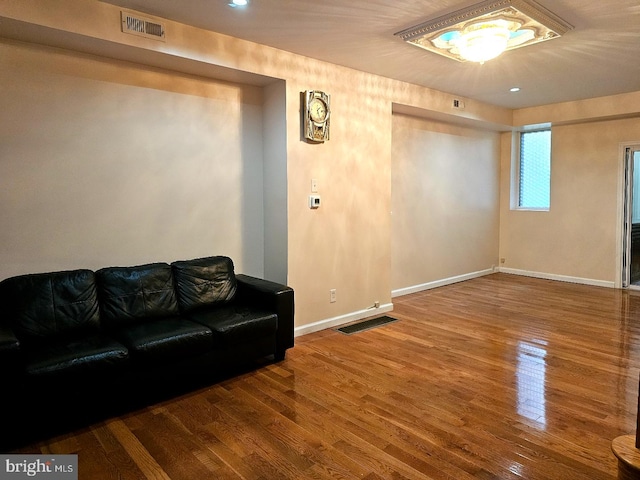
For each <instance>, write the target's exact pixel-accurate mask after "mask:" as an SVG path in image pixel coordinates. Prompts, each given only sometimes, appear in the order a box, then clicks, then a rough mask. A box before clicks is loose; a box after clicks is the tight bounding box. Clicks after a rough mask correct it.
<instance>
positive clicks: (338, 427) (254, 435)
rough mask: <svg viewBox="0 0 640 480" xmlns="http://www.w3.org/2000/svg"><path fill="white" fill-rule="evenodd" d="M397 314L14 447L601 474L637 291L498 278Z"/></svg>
mask: <svg viewBox="0 0 640 480" xmlns="http://www.w3.org/2000/svg"><path fill="white" fill-rule="evenodd" d="M394 306H395V309H394V311H393V312H391V313H390V315H391V316H393V317H395V318H397V319H398V320H399V321H397V322H394V323H390V324H387V325H384V326H381V327H378V328H375V329H372V330H368V331H365V332H361V333H357V334H354V335H350V336H347V335H343V334H341V333H339V332H336V331H334V330H325V331H323V332H318V333H315V334H311V335H307V336H304V337H299V338H297V339H296V346H295V347H294V348H293V349H292V350H289V351H288V352H287V358H286V359H285V360H284V361H283V362H281V363H279V364H274V365H268V366H264V367H261V368H259V369H258V370H255V371H252V372H249V373H244V374H241V375H239V376H237V377H235V378H232V379H228V380H224V381H222V382H220V383H219V384H216V385H212V386H210V387H208V388H203V389H201V390H198V391H195V392H192V393H190V394H187V395H184V396H181V397H179V398H175V399H173V400H170V401H166V402H162V403H160V404H157V405H155V406H153V407H150V408H146V409H142V410H139V411H136V412H132V413H130V414H127V415H125V416H122V417H118V418H113V419H111V420H108V421H105V422H101V423H98V424H95V425H93V426H92V427H90V428H86V429H83V430H80V431H77V432H74V433H73V434H70V435H64V436H60V437H57V438H54V439H51V440H50V441H46V442H42V443H39V444H37V445H32V446H29V447H25V448H22V449H20V452H24V453H40V452H42V453H77V454H78V456H79V457H78V458H79V473H80V475H79V478H80V479H90V480H98V479H145V478H147V479H167V478H169V479H174V480H195V479H198V480H200V479H208V478H211V479H240V478H242V479H252V480H261V479H264V480H271V479H296V480H300V479H340V478H344V479H355V478H360V479H367V480H374V479H382V478H389V479H403V478H405V479H455V480H463V479H483V480H486V479H526V480H534V479H562V480H567V479H585V480H587V479H588V480H600V479H615V478H616V475H617V464H616V459H615V457H614V455H613V454H612V452H611V442H612V440H613V439H614V438H616V437H618V436H619V435H622V434H628V433H632V432H634V431H635V422H636V409H637V402H638V376H639V371H640V370H639V367H640V293H638V292H626V291H621V290H614V289H607V288H599V287H590V286H584V285H575V284H568V283H561V282H553V281H547V280H540V279H531V278H525V277H518V276H512V275H506V274H493V275H489V276H486V277H482V278H478V279H474V280H469V281H466V282H462V283H458V284H455V285H450V286H446V287H441V288H437V289H433V290H427V291H424V292H420V293H416V294H412V295H407V296H404V297H398V298H395V299H394Z"/></svg>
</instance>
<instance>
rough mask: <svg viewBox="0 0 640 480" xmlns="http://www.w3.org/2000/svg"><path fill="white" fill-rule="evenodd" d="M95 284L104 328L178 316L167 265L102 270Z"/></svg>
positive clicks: (171, 278)
mask: <svg viewBox="0 0 640 480" xmlns="http://www.w3.org/2000/svg"><path fill="white" fill-rule="evenodd" d="M96 280H97V284H98V295H99V297H100V308H101V319H102V322H103V324H104V325H105V326H107V327H115V326H122V325H125V324H130V323H132V322H138V321H140V320H145V319H146V320H149V319H151V318H154V317H157V318H160V317H168V316H173V315H177V314H178V303H177V300H176V293H175V288H174V283H173V275H172V271H171V265H169V264H168V263H150V264H146V265H137V266H134V267H107V268H102V269H100V270H98V271H97V272H96Z"/></svg>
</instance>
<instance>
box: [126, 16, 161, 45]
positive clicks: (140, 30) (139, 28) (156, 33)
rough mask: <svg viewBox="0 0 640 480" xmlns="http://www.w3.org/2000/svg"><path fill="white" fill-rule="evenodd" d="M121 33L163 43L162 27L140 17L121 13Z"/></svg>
mask: <svg viewBox="0 0 640 480" xmlns="http://www.w3.org/2000/svg"><path fill="white" fill-rule="evenodd" d="M120 13H121V16H122V31H123V32H124V33H131V34H132V35H138V36H141V37H146V38H153V39H154V40H160V41H163V42H164V41H165V38H164V25H163V24H162V23H158V22H157V21H154V20H151V19H149V18H144V17H141V16H140V15H137V14H133V13H129V12H125V11H122V12H120Z"/></svg>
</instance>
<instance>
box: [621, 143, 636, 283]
mask: <svg viewBox="0 0 640 480" xmlns="http://www.w3.org/2000/svg"><path fill="white" fill-rule="evenodd" d="M634 152H640V142H630V143H622V144H620V156H619V158H621V160H622V161H621V162H620V174H619V176H618V179H619V187H618V188H619V193H620V194H619V195H618V199H619V200H618V222H617V223H618V235H617V236H618V242H617V244H618V248H617V250H618V255H617V258H618V262H617V268H616V271H617V272H616V273H617V274H616V282H615V284H616V285H615V287H616V288H628V289H633V290H640V287H639V286H633V285H631V284H630V261H629V260H630V257H631V227H632V218H631V215H632V205H631V202H632V198H633V186H634V185H633V157H634Z"/></svg>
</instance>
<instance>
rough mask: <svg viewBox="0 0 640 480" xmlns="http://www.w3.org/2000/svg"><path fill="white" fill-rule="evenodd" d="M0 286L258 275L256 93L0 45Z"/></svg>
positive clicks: (65, 53)
mask: <svg viewBox="0 0 640 480" xmlns="http://www.w3.org/2000/svg"><path fill="white" fill-rule="evenodd" d="M0 62H1V64H0V65H1V66H0V111H1V112H2V115H0V205H1V206H2V208H0V225H2V229H1V231H0V277H1V278H4V277H7V276H10V275H14V274H20V273H31V272H39V271H46V270H60V269H68V268H77V267H87V268H97V267H102V266H109V265H131V264H138V263H145V262H154V261H172V260H176V259H181V258H194V257H196V256H205V255H212V254H224V255H229V256H230V257H232V258H233V259H234V261H235V262H236V265H237V267H238V268H239V269H241V270H242V271H245V272H248V273H254V274H257V275H261V274H262V273H263V268H264V267H263V258H264V254H263V245H264V242H263V231H264V228H263V215H262V203H263V197H262V178H263V173H262V169H263V167H262V107H261V104H262V89H260V88H257V87H247V86H241V85H233V84H227V83H222V82H217V81H213V80H207V79H203V78H195V77H189V76H183V75H178V74H175V73H169V72H165V71H158V70H153V69H149V68H144V67H139V66H136V65H132V64H126V63H122V62H115V61H109V60H106V59H100V58H97V57H95V58H88V57H85V56H82V55H78V54H73V53H71V52H68V51H63V50H54V49H49V48H43V47H37V46H33V45H28V44H18V43H11V42H4V43H0Z"/></svg>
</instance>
